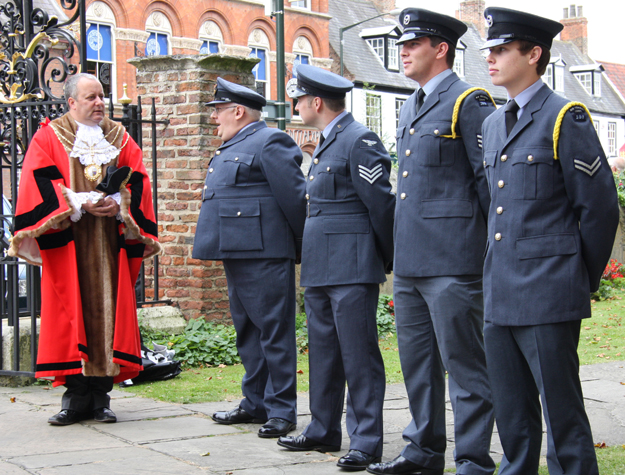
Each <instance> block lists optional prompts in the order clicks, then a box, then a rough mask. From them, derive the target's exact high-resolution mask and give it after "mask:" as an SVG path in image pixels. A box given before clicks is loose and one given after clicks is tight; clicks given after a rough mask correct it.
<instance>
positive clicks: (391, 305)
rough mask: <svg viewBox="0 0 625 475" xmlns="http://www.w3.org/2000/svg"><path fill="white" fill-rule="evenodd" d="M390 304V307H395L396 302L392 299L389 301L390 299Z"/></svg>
mask: <svg viewBox="0 0 625 475" xmlns="http://www.w3.org/2000/svg"><path fill="white" fill-rule="evenodd" d="M388 306H389V307H391V308H393V307H395V304H394V303H393V301H392V300H389V301H388Z"/></svg>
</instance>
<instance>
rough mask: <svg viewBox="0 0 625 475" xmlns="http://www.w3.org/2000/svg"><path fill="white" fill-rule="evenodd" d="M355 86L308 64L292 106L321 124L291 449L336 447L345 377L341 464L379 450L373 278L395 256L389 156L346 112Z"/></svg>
mask: <svg viewBox="0 0 625 475" xmlns="http://www.w3.org/2000/svg"><path fill="white" fill-rule="evenodd" d="M352 87H353V84H352V83H351V82H350V81H348V80H347V79H344V78H342V77H340V76H337V75H336V74H333V73H331V72H329V71H325V70H323V69H320V68H316V67H313V66H308V65H302V66H299V67H298V69H297V88H296V89H295V90H290V91H289V95H290V96H291V97H297V98H298V103H297V110H298V111H299V113H300V117H301V118H302V120H303V121H304V123H306V124H307V125H311V126H313V127H316V128H318V129H319V130H321V131H322V139H321V140H320V145H319V146H318V147H317V149H316V150H315V153H314V155H313V163H312V165H311V167H310V171H309V173H308V180H307V187H306V192H307V195H306V198H307V199H308V213H307V215H308V217H307V218H306V226H305V228H304V242H303V250H302V275H301V285H302V286H304V287H306V293H305V295H304V298H305V302H306V312H307V315H308V335H309V358H310V360H309V361H310V412H311V414H312V421H311V423H310V424H309V425H308V427H306V429H305V430H304V432H303V433H302V434H301V435H299V436H297V437H290V436H287V437H280V439H278V444H279V445H281V446H282V447H286V448H287V449H289V450H301V451H307V450H319V451H324V452H325V451H328V452H334V451H338V450H340V446H341V417H342V413H343V401H344V397H345V382H346V381H347V386H348V394H347V418H346V424H347V431H348V433H349V436H350V439H351V442H350V450H349V452H348V453H347V454H346V455H345V456H343V457H341V458H340V459H339V461H338V463H337V465H338V466H339V467H341V468H344V469H346V470H364V469H365V468H366V467H367V465H369V464H370V463H372V462H374V461H377V460H379V459H380V456H381V455H382V434H383V427H382V404H383V402H384V391H385V385H386V382H385V375H384V363H383V361H382V356H381V354H380V348H379V346H378V332H377V323H376V310H377V304H378V294H379V284H380V283H381V282H384V281H385V280H386V277H385V268H390V266H391V263H392V259H393V237H392V232H393V208H394V206H395V196H394V195H393V194H392V192H391V185H390V183H389V172H390V169H391V161H390V158H389V156H388V154H387V152H386V150H385V148H384V145H383V144H382V141H381V140H380V138H379V137H378V136H377V135H376V134H374V133H373V132H371V131H370V130H369V129H367V128H366V127H364V126H363V125H361V124H359V123H358V122H355V121H354V118H353V117H352V115H351V114H350V113H348V112H347V111H345V94H346V93H347V92H349V91H350V90H351V89H352Z"/></svg>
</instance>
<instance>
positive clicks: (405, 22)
mask: <svg viewBox="0 0 625 475" xmlns="http://www.w3.org/2000/svg"><path fill="white" fill-rule="evenodd" d="M408 23H410V15H404V25H407V24H408Z"/></svg>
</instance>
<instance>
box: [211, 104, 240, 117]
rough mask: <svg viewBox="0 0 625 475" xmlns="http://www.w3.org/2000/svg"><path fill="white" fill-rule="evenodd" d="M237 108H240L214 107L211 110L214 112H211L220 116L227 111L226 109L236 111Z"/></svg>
mask: <svg viewBox="0 0 625 475" xmlns="http://www.w3.org/2000/svg"><path fill="white" fill-rule="evenodd" d="M235 107H238V106H228V107H220V108H217V107H212V108H211V109H212V110H211V114H212V113H213V112H214V113H215V115H219V114H221V113H222V112H223V111H225V110H226V109H234V108H235Z"/></svg>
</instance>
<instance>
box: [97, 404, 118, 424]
mask: <svg viewBox="0 0 625 475" xmlns="http://www.w3.org/2000/svg"><path fill="white" fill-rule="evenodd" d="M93 420H94V421H96V422H117V416H116V415H115V413H114V412H113V411H111V410H110V409H109V408H108V407H99V408H97V409H94V410H93Z"/></svg>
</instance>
